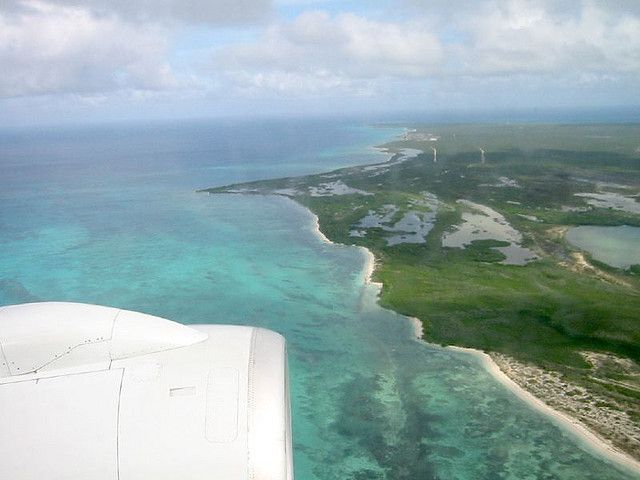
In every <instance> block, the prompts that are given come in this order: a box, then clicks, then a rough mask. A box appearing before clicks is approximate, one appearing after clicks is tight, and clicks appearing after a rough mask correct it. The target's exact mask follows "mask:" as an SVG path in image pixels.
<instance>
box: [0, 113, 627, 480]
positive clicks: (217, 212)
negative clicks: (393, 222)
mask: <svg viewBox="0 0 640 480" xmlns="http://www.w3.org/2000/svg"><path fill="white" fill-rule="evenodd" d="M400 132H401V130H400V128H399V127H397V126H396V127H381V126H375V125H374V126H370V125H368V124H367V123H366V122H364V121H357V120H348V121H347V120H336V119H314V120H299V119H297V120H293V119H291V120H260V121H240V120H234V121H229V122H226V121H222V120H218V121H197V122H196V121H194V122H180V123H162V122H158V123H153V124H122V125H103V126H86V127H60V128H56V129H46V130H38V129H35V128H33V129H13V130H5V131H2V132H0V305H9V304H14V303H23V302H31V301H53V300H58V301H76V302H87V303H97V304H103V305H110V306H116V307H120V308H126V309H131V310H138V311H142V312H146V313H150V314H153V315H158V316H162V317H165V318H169V319H173V320H176V321H179V322H182V323H230V324H245V325H256V326H262V327H267V328H271V329H273V330H276V331H278V332H280V333H282V334H283V335H284V336H285V337H286V339H287V342H288V349H289V361H290V370H291V372H290V373H291V383H292V405H293V406H292V408H293V434H294V461H295V475H296V478H298V479H300V480H328V479H332V480H334V479H353V480H363V479H412V480H417V479H421V480H422V479H460V480H462V479H465V480H466V479H469V480H471V479H473V480H480V479H518V480H523V479H576V480H578V479H579V480H585V479H593V480H607V479H611V480H613V479H616V480H618V479H630V478H638V477H637V476H634V475H633V474H631V473H628V472H626V473H625V472H624V471H623V470H621V469H620V468H619V467H616V466H614V465H613V464H611V463H609V462H608V461H607V460H606V459H605V458H603V457H600V456H599V455H598V454H597V453H596V452H593V451H591V450H590V447H589V446H588V445H586V444H584V443H583V442H582V441H581V440H580V439H578V438H577V437H575V436H574V435H573V434H572V433H570V432H568V431H565V430H564V429H563V428H561V427H559V426H557V425H556V424H555V423H554V422H553V421H552V420H551V419H549V418H547V417H546V416H544V415H542V414H541V413H539V412H537V411H535V410H533V409H531V408H530V407H529V406H528V405H527V404H525V403H523V402H522V401H520V400H519V399H517V398H516V397H515V396H514V395H513V394H512V393H511V392H509V391H508V390H506V389H505V388H504V387H503V386H501V384H499V383H498V382H497V381H496V380H495V379H494V378H493V377H491V376H490V375H489V374H488V373H487V372H486V371H485V370H484V369H483V368H482V366H481V365H480V364H479V361H478V360H477V359H476V358H474V357H472V356H470V355H467V354H465V353H461V352H454V351H450V350H446V349H442V348H439V347H436V346H428V345H425V344H422V343H419V342H417V341H415V340H414V339H413V333H412V327H411V325H410V322H409V321H408V320H407V319H406V318H404V317H402V316H400V315H397V314H395V313H393V312H390V311H387V310H383V309H381V308H380V307H379V306H378V305H377V304H376V293H377V291H376V288H375V287H374V286H372V285H365V282H364V271H363V269H364V265H365V258H366V257H365V255H364V253H363V251H362V250H360V249H357V248H355V247H350V246H342V245H333V244H329V243H326V242H323V241H322V240H321V239H320V238H319V237H318V236H317V235H316V234H315V233H314V226H315V219H314V217H313V216H312V215H311V214H310V213H309V212H308V211H307V210H305V209H304V208H302V207H300V206H299V205H296V204H295V203H293V202H291V201H289V200H287V199H284V198H277V197H259V196H243V195H222V196H218V195H206V194H202V193H196V190H197V189H199V188H205V187H211V186H217V185H224V184H228V183H233V182H240V181H247V180H255V179H263V178H273V177H280V176H290V175H301V174H307V173H312V172H321V171H326V170H330V169H333V168H337V167H342V166H348V165H355V164H363V163H370V162H374V161H380V160H382V159H383V158H385V157H384V156H383V155H381V154H380V153H379V152H376V151H375V150H373V149H372V148H371V147H372V146H374V145H377V144H380V143H382V142H384V141H385V140H389V139H391V138H393V137H394V136H395V135H398V134H399V133H400ZM16 435H19V432H16Z"/></svg>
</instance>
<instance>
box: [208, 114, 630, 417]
mask: <svg viewBox="0 0 640 480" xmlns="http://www.w3.org/2000/svg"><path fill="white" fill-rule="evenodd" d="M434 136H438V137H439V139H438V140H437V141H433V140H431V138H433V137H434ZM639 139H640V126H638V125H617V126H608V125H595V126H521V125H520V126H506V127H502V126H486V125H484V126H479V125H476V126H462V125H449V126H431V127H416V130H415V131H409V133H407V135H406V136H405V139H403V140H397V141H393V142H391V143H389V144H387V145H385V146H384V147H385V148H387V149H388V150H389V151H390V152H391V153H396V155H395V156H394V157H393V158H392V160H391V161H390V162H388V163H387V164H381V165H378V166H376V167H375V168H371V167H353V168H346V169H341V170H338V171H335V172H331V173H330V174H321V175H310V176H307V177H301V178H289V179H280V180H273V181H263V182H253V183H248V184H242V185H235V186H233V187H221V188H214V189H210V190H209V191H210V192H213V193H223V192H227V191H229V190H231V189H243V191H246V192H247V193H259V194H265V193H272V192H273V191H277V190H279V189H288V190H287V191H286V192H285V193H284V194H286V195H287V196H290V197H291V198H294V199H295V200H296V201H298V202H300V203H302V204H303V205H306V206H307V207H309V208H310V209H311V210H312V211H313V212H314V213H315V214H317V215H318V218H319V222H320V228H321V230H322V232H323V233H324V234H325V235H326V236H327V237H328V238H330V239H331V240H333V241H335V242H340V243H345V244H356V245H361V246H364V247H367V248H369V249H370V250H372V251H373V252H374V254H375V256H376V259H377V269H376V271H375V279H376V280H378V281H380V282H382V283H383V289H382V293H381V298H380V303H381V304H382V305H383V306H385V307H388V308H391V309H393V310H396V311H398V312H400V313H403V314H405V315H409V316H414V317H417V318H419V319H421V320H422V322H423V324H424V337H425V339H426V340H429V341H431V342H436V343H440V344H454V345H460V346H465V347H472V348H478V349H482V350H485V351H490V352H500V353H504V354H507V355H509V356H511V357H513V358H515V359H517V360H520V361H523V362H531V363H534V364H536V365H538V366H541V367H543V368H545V369H551V370H555V371H559V372H561V373H562V374H563V375H564V376H565V378H567V379H568V380H570V381H571V382H574V383H576V384H579V385H582V386H585V387H586V388H587V389H589V390H590V391H592V392H596V393H598V394H600V395H604V396H606V397H607V398H610V399H612V400H615V402H617V404H618V405H623V408H625V409H627V410H628V412H629V414H630V415H631V416H632V417H634V418H640V407H638V404H637V400H638V398H639V395H640V381H639V380H638V378H637V375H635V374H634V375H630V374H629V375H627V374H625V373H624V372H622V373H621V372H619V371H616V370H615V369H609V370H602V369H600V370H598V372H599V374H598V375H594V370H593V365H591V364H590V363H588V362H587V361H586V360H585V357H584V355H582V352H598V353H605V354H613V355H615V356H616V357H620V358H622V359H626V360H625V361H627V360H632V361H633V362H635V364H638V363H640V278H639V272H640V270H639V268H638V266H637V265H635V266H633V267H632V268H630V269H629V270H627V271H622V270H618V269H615V268H612V267H608V266H606V265H603V264H598V263H597V262H594V261H588V260H590V257H586V258H587V260H584V258H585V257H584V255H579V252H577V250H576V249H575V248H572V247H571V246H570V245H568V244H567V243H566V241H565V240H564V232H565V231H566V230H567V229H568V228H570V227H571V226H576V225H623V224H626V225H632V226H640V215H638V214H637V213H633V212H628V211H627V212H625V211H622V210H619V209H615V208H595V207H593V206H591V205H589V204H588V203H587V200H588V199H585V198H584V197H581V196H576V195H575V194H576V193H594V192H613V193H618V194H621V195H624V196H627V197H632V196H633V195H636V199H637V198H638V197H637V195H638V194H639V193H640V154H639V151H640V150H638V149H639V148H640V140H639ZM432 147H436V148H437V149H438V157H437V163H435V162H434V161H433V153H432ZM402 148H416V149H420V150H422V151H423V152H424V153H423V154H421V155H418V156H416V157H414V158H408V159H403V158H402V156H401V154H400V153H399V152H400V151H401V150H400V149H402ZM480 148H482V149H483V150H484V151H485V162H484V163H482V161H481V160H482V157H481V153H480V150H479V149H480ZM337 181H340V182H342V183H343V184H346V186H348V187H350V188H352V189H358V190H360V191H363V192H367V193H369V194H368V195H367V194H363V193H362V192H359V193H347V194H344V192H341V194H333V195H332V194H331V192H329V193H328V194H323V195H322V196H317V190H313V187H316V188H318V187H322V186H323V185H324V186H325V188H326V187H327V185H329V187H330V186H331V184H332V183H333V182H337ZM314 192H315V193H316V194H314ZM426 192H429V193H430V194H435V195H436V196H437V199H438V202H437V203H434V202H433V201H430V200H429V196H428V195H426ZM459 199H466V200H469V201H472V202H475V203H477V204H481V205H484V206H487V207H490V208H491V209H492V210H493V211H495V212H498V214H501V215H502V216H504V219H506V221H508V223H509V224H510V225H511V226H512V227H513V228H515V229H516V230H517V231H519V232H520V233H521V234H522V239H521V242H520V245H521V246H522V247H527V248H529V249H531V250H532V251H534V252H535V253H536V255H537V256H538V259H537V260H535V261H532V262H529V263H527V264H526V265H524V266H519V265H508V264H504V261H505V258H506V256H505V254H504V253H503V252H501V251H499V250H498V248H500V247H505V246H507V245H509V242H508V241H507V242H505V241H504V239H501V238H495V239H486V238H481V239H477V240H475V241H470V242H469V243H468V244H467V245H466V247H465V248H453V247H445V246H443V235H444V236H446V235H447V234H449V233H450V232H453V231H455V230H456V229H457V227H456V226H458V225H460V224H461V223H462V222H463V217H464V216H465V212H467V213H466V214H467V215H468V214H469V212H470V210H469V207H468V206H465V205H464V204H461V203H460V202H458V200H459ZM390 205H392V206H394V208H395V209H396V210H393V211H391V210H389V206H390ZM389 211H391V213H390V216H389V217H388V218H387V217H384V214H385V213H386V212H389ZM429 211H432V212H437V215H435V220H434V222H433V225H432V228H431V230H430V232H429V233H428V235H427V236H426V237H425V241H424V243H400V244H397V245H389V242H388V238H389V237H390V235H393V234H395V233H397V231H392V230H393V226H394V225H395V224H396V223H397V222H399V220H400V219H402V218H403V216H404V215H405V214H406V213H408V212H418V213H420V214H424V213H428V212H429ZM370 214H373V215H377V218H378V219H381V220H380V222H379V224H378V225H374V226H369V227H364V226H362V225H360V223H359V222H360V221H361V220H362V219H363V218H364V217H366V216H367V215H370ZM383 217H384V218H383ZM354 230H360V232H356V235H361V236H355V235H354ZM602 372H604V373H602Z"/></svg>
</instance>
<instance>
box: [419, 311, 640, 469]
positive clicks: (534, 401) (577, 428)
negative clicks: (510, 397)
mask: <svg viewBox="0 0 640 480" xmlns="http://www.w3.org/2000/svg"><path fill="white" fill-rule="evenodd" d="M416 320H417V319H416ZM417 340H418V341H420V342H423V343H427V344H428V342H425V341H424V340H422V339H417ZM429 345H431V344H429ZM443 348H445V349H448V350H453V351H456V352H462V353H465V354H467V355H471V356H473V357H475V358H477V359H478V360H479V361H480V363H481V365H482V367H483V368H484V369H485V370H486V371H487V372H488V373H489V374H490V375H491V376H492V377H493V378H495V379H496V380H497V381H498V382H499V383H500V384H502V386H504V387H505V388H506V389H507V390H509V391H510V392H511V393H513V394H514V395H515V396H516V397H518V398H519V399H520V400H522V401H523V402H525V403H526V404H527V405H529V406H530V407H531V408H533V409H534V410H537V411H538V412H540V413H542V414H544V415H546V416H547V417H549V418H550V419H551V420H552V421H553V422H554V423H556V425H558V426H559V427H560V428H563V429H564V430H566V431H569V432H570V433H571V434H573V435H575V436H576V437H578V438H579V439H580V440H581V441H582V442H584V443H585V444H586V445H587V446H588V448H589V449H590V450H592V452H593V453H595V454H598V455H601V456H602V457H604V458H606V459H607V460H609V461H611V462H613V463H615V464H617V465H618V466H621V467H623V468H625V469H627V470H629V471H632V472H633V473H639V472H640V462H639V461H638V460H636V459H635V458H633V457H631V456H630V455H628V454H627V453H625V452H623V451H622V450H620V449H618V448H616V447H615V446H613V445H612V444H611V443H609V442H608V441H607V440H606V439H604V438H602V437H601V436H599V435H598V434H597V433H595V432H593V431H592V430H591V429H590V428H588V427H587V426H586V425H584V424H583V423H582V422H581V421H579V420H578V419H576V418H574V417H572V416H570V415H568V414H566V413H564V412H561V411H559V410H556V409H555V408H553V407H550V406H549V405H547V404H546V403H545V402H544V401H543V400H541V399H540V398H538V397H536V396H535V395H533V394H532V393H531V392H529V391H528V390H526V389H524V388H523V387H521V386H520V385H518V384H517V383H516V382H515V381H514V380H513V379H512V378H511V377H509V376H508V375H507V374H506V373H505V372H504V371H503V370H502V369H501V368H500V367H499V366H498V364H497V363H496V362H495V361H494V360H493V358H491V355H489V354H488V353H486V352H483V351H481V350H477V349H474V348H466V347H458V346H455V345H448V346H446V347H443Z"/></svg>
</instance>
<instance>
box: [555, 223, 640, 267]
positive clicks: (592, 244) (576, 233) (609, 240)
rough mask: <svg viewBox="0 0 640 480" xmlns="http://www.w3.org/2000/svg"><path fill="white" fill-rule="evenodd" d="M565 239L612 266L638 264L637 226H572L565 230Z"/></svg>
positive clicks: (639, 248) (639, 250) (639, 256)
mask: <svg viewBox="0 0 640 480" xmlns="http://www.w3.org/2000/svg"><path fill="white" fill-rule="evenodd" d="M566 239H567V241H569V242H570V243H571V244H573V245H575V246H576V247H578V248H581V249H583V250H586V251H587V252H589V253H590V254H591V255H592V256H593V258H595V259H596V260H599V261H601V262H604V263H606V264H607V265H611V266H612V267H617V268H629V267H630V266H631V265H638V264H640V228H639V227H631V226H629V225H622V226H620V227H597V226H582V227H574V228H572V229H570V230H569V231H568V232H567V234H566Z"/></svg>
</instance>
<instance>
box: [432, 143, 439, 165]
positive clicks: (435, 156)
mask: <svg viewBox="0 0 640 480" xmlns="http://www.w3.org/2000/svg"><path fill="white" fill-rule="evenodd" d="M431 150H433V163H437V162H438V150H436V147H431Z"/></svg>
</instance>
